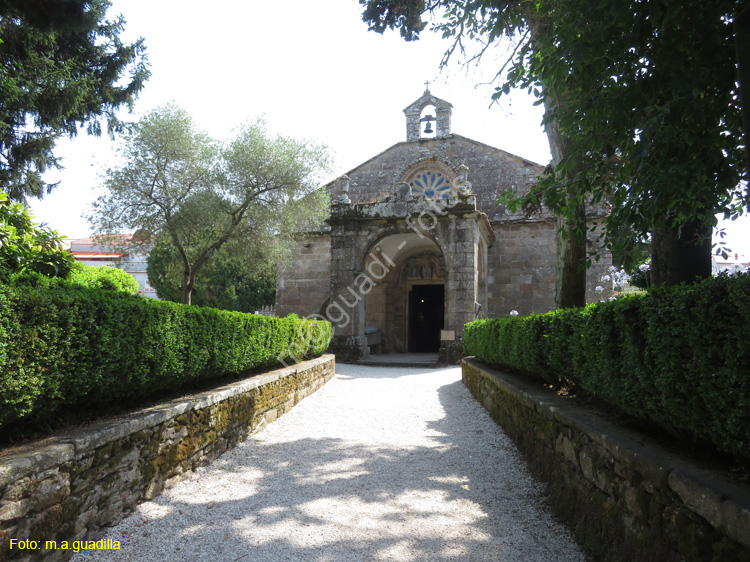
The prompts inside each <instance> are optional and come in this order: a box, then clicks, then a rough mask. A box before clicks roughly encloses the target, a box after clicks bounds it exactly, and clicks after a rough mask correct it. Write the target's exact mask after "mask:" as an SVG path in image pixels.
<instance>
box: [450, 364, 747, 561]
mask: <svg viewBox="0 0 750 562" xmlns="http://www.w3.org/2000/svg"><path fill="white" fill-rule="evenodd" d="M462 370H463V381H464V384H465V385H466V386H467V387H468V388H469V389H470V390H471V392H472V394H473V395H474V396H475V397H476V398H477V400H479V401H480V402H481V403H482V404H483V405H484V407H485V408H486V409H487V410H488V411H489V412H490V414H491V416H492V418H493V419H494V420H495V421H496V422H497V423H498V424H499V425H500V426H501V427H502V428H503V430H504V431H505V432H506V433H507V434H508V435H509V436H510V437H511V438H512V439H513V440H514V441H515V443H516V445H517V446H518V448H519V449H520V450H521V452H522V453H523V454H524V456H525V458H526V460H527V463H528V465H529V468H530V470H531V471H532V473H533V474H534V475H535V476H536V477H537V478H539V479H540V480H542V481H543V482H544V483H545V484H546V485H547V492H548V497H549V503H550V506H551V507H552V509H553V511H554V512H555V513H556V514H557V515H558V516H559V517H560V518H561V519H562V520H563V521H565V522H566V523H567V524H568V525H569V526H570V527H571V529H572V530H573V533H574V534H575V536H576V539H577V540H578V541H579V543H580V544H581V545H582V547H583V548H584V549H585V550H586V551H587V552H588V553H589V554H590V555H592V556H593V557H594V559H596V560H606V561H623V562H625V561H627V562H632V561H633V560H638V561H642V562H649V561H652V562H672V561H674V562H677V561H688V562H693V561H695V562H699V561H700V562H703V561H706V562H708V561H713V562H719V561H720V562H729V561H730V560H731V561H734V562H742V561H745V562H746V561H750V486H747V485H742V484H740V483H737V482H735V481H732V480H730V479H729V478H727V476H726V475H725V474H723V473H721V472H719V471H715V470H712V469H710V468H706V467H701V466H699V465H698V464H697V463H696V462H695V461H692V460H690V459H688V458H686V457H683V456H682V455H680V454H679V453H678V452H675V451H672V450H667V449H666V448H665V447H663V446H660V445H659V444H657V443H656V442H655V441H654V440H652V439H650V438H649V437H648V436H645V435H644V434H642V433H636V432H634V431H631V430H628V429H624V428H623V427H621V426H619V425H616V424H615V423H613V422H611V421H608V420H607V419H605V417H604V416H603V415H599V414H597V413H595V412H593V411H592V410H590V409H587V408H584V407H582V406H580V405H578V404H576V403H575V402H573V401H572V400H570V399H566V398H565V397H562V396H557V395H555V394H554V393H552V392H551V391H550V392H545V389H544V388H543V387H542V386H541V385H539V384H537V385H534V384H532V382H531V381H529V380H528V379H524V378H523V377H519V376H515V375H511V374H508V373H505V372H500V371H496V370H492V369H489V368H488V367H486V366H485V365H484V364H483V363H481V362H479V361H477V360H475V359H464V361H463V369H462Z"/></svg>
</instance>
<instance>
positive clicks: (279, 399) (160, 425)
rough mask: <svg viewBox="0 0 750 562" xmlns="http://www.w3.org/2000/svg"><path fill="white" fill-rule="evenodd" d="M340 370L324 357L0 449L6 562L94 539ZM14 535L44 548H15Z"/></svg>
mask: <svg viewBox="0 0 750 562" xmlns="http://www.w3.org/2000/svg"><path fill="white" fill-rule="evenodd" d="M334 368H335V362H334V357H333V356H332V355H325V356H323V357H319V358H317V359H313V360H311V361H306V362H303V363H299V364H298V365H294V366H292V367H287V368H285V369H279V370H276V371H272V372H269V373H266V374H263V375H258V376H254V377H252V378H249V379H246V380H243V381H240V382H237V383H233V384H230V385H227V386H223V387H221V388H217V389H214V390H210V391H207V392H203V393H200V394H195V395H192V396H187V397H183V398H179V399H177V400H173V401H171V402H167V403H164V404H160V405H158V406H155V407H152V408H148V409H145V410H142V411H138V412H135V413H133V414H130V415H127V416H123V417H121V418H117V419H114V420H108V421H106V422H98V423H95V424H92V425H90V426H87V427H86V428H85V429H79V430H77V431H75V432H72V433H69V434H65V435H60V436H55V437H53V438H49V439H46V440H44V441H42V442H40V443H34V444H33V445H29V446H25V447H23V448H18V449H13V450H10V451H4V452H2V453H0V560H13V561H24V562H25V561H32V560H34V561H36V560H50V561H57V560H66V559H67V558H69V557H70V555H72V550H68V551H63V550H50V551H45V550H44V546H45V544H46V541H48V540H55V541H57V542H58V544H59V543H61V542H62V541H64V540H67V541H69V543H70V544H71V545H72V542H73V541H82V540H95V539H98V538H99V537H100V536H101V529H102V528H103V527H107V526H112V525H114V524H116V523H117V522H119V521H120V520H121V519H122V518H123V517H124V516H125V515H126V514H127V513H128V512H130V511H132V510H133V508H134V507H135V505H136V504H138V503H139V502H141V501H144V500H148V499H151V498H153V497H154V496H156V495H158V494H159V493H161V491H162V490H163V489H165V488H167V487H170V486H171V485H173V484H175V483H176V482H178V481H179V480H181V479H183V478H185V477H186V476H187V475H189V474H190V472H191V471H192V470H193V469H195V468H196V467H198V466H200V465H203V464H207V463H209V462H211V461H212V460H213V459H215V458H216V457H218V456H219V455H221V454H222V453H223V452H224V451H226V450H227V449H229V448H231V447H234V446H235V445H237V443H239V442H241V441H243V440H244V439H246V438H247V437H248V436H249V435H250V434H252V433H254V432H257V431H260V430H261V429H262V428H263V427H265V425H266V424H267V423H269V422H272V421H274V420H275V419H276V418H277V417H278V416H280V415H282V414H284V413H286V412H288V411H289V410H290V409H291V408H292V407H294V405H296V404H297V403H298V402H299V401H300V400H302V399H303V398H305V397H306V396H308V395H310V394H312V393H313V392H315V391H316V390H317V389H319V388H320V387H321V386H323V385H324V384H325V383H326V382H328V381H329V380H330V379H331V378H332V377H333V375H334ZM11 539H16V540H25V539H29V540H35V541H39V545H38V546H39V549H37V550H19V549H18V548H13V549H12V550H11V548H10V541H11ZM14 545H15V543H14ZM32 546H33V543H32Z"/></svg>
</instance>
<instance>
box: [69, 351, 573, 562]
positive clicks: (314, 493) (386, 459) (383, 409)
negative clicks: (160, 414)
mask: <svg viewBox="0 0 750 562" xmlns="http://www.w3.org/2000/svg"><path fill="white" fill-rule="evenodd" d="M336 370H337V376H336V377H335V378H334V379H333V380H332V381H331V382H329V383H328V384H327V385H326V386H324V387H323V388H322V389H321V390H319V391H318V392H317V393H315V394H314V395H312V396H310V397H309V398H306V399H305V400H303V401H302V402H301V403H300V404H299V405H298V406H297V407H295V408H294V409H293V410H292V411H291V412H290V413H288V414H286V415H285V416H283V417H282V418H280V419H279V420H278V421H276V422H274V423H272V424H270V425H269V426H268V427H267V428H266V429H265V431H263V432H262V433H259V434H257V435H255V436H254V437H252V438H251V439H249V440H248V441H246V442H245V443H243V444H241V445H240V446H238V447H237V448H236V449H234V450H232V451H229V452H227V453H225V454H224V455H223V456H222V457H221V458H220V459H218V460H217V461H216V462H214V463H213V464H212V465H210V466H207V467H203V468H201V469H199V470H198V471H196V473H195V475H194V476H193V477H192V478H190V479H189V480H186V481H184V482H182V483H180V484H178V485H177V486H175V487H174V488H172V489H171V490H169V491H167V492H166V493H165V494H164V495H162V496H160V497H158V498H156V499H155V500H153V501H150V502H147V503H144V504H141V505H140V506H138V508H137V509H136V511H135V512H134V513H133V514H132V515H130V516H129V517H128V518H126V519H125V520H123V521H122V522H121V523H120V524H119V525H117V526H116V527H113V528H112V529H110V530H109V531H108V533H107V534H106V536H105V538H111V539H113V540H119V541H120V544H121V550H119V551H113V550H110V551H98V552H97V551H90V552H89V553H83V552H81V553H78V554H77V555H76V556H74V557H73V559H72V560H73V561H74V562H92V561H96V560H107V561H108V562H112V561H123V562H124V561H131V560H132V561H139V562H142V561H151V560H154V561H157V560H158V561H160V562H162V561H164V560H168V561H180V560H185V561H194V560H195V561H199V560H207V561H212V562H256V561H258V562H259V561H263V562H287V561H288V562H296V561H312V562H355V561H379V560H395V561H399V562H410V561H415V562H416V561H429V562H439V561H461V562H464V561H467V562H469V561H470V562H481V561H493V562H495V561H508V562H533V561H539V562H542V561H543V562H550V561H584V560H585V557H584V556H583V555H582V554H581V552H580V551H579V549H578V547H577V546H576V544H575V543H574V541H573V539H572V538H571V535H570V533H569V532H568V531H567V530H566V529H565V528H564V527H562V526H560V525H559V524H557V523H556V522H555V521H553V520H552V518H551V516H550V515H549V514H548V513H547V511H546V510H545V509H544V508H543V506H542V502H541V496H540V487H539V485H538V484H536V483H534V481H533V480H532V479H531V477H530V476H529V475H528V473H527V472H526V469H525V467H524V465H523V464H522V462H521V461H520V460H519V459H520V457H519V454H518V452H517V451H516V449H515V447H514V446H513V444H512V442H511V441H510V439H508V438H507V437H506V436H505V435H504V434H503V433H502V431H501V430H500V429H499V428H498V427H497V426H496V425H495V423H494V422H493V421H492V420H491V419H490V418H489V416H488V415H487V413H486V412H485V410H484V409H483V408H482V407H481V406H480V405H479V404H478V403H477V402H476V401H475V400H474V399H473V398H472V397H471V395H470V394H469V391H468V390H467V389H466V388H465V387H464V385H463V384H462V383H461V372H460V369H459V368H457V367H452V368H446V369H415V368H394V367H391V368H387V367H363V366H352V365H338V366H337V368H336Z"/></svg>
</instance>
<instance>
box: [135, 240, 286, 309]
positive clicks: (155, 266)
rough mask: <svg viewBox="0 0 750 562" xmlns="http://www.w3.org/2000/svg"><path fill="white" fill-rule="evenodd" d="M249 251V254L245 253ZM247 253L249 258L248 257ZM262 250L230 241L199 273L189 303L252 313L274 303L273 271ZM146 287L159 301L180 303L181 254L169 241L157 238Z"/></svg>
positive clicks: (274, 276)
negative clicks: (153, 291) (150, 289)
mask: <svg viewBox="0 0 750 562" xmlns="http://www.w3.org/2000/svg"><path fill="white" fill-rule="evenodd" d="M248 250H250V252H248ZM248 253H249V254H250V255H248ZM264 253H266V252H264V248H263V247H257V246H255V245H250V246H248V245H247V244H244V243H242V241H230V242H228V243H227V244H225V245H224V246H223V247H222V248H221V249H219V250H217V251H216V253H215V254H214V256H213V258H212V259H211V261H209V262H208V264H207V265H206V267H205V268H204V269H203V270H202V271H201V274H200V276H199V277H198V278H197V279H196V282H195V287H194V288H193V297H192V301H191V302H192V303H193V304H196V305H199V306H208V307H211V308H219V309H222V310H236V311H239V312H254V311H255V310H258V309H259V308H261V307H262V306H265V305H273V304H274V302H275V301H276V271H275V268H274V267H273V266H274V263H272V262H271V258H269V256H267V255H263V254H264ZM146 272H147V273H148V279H149V283H150V284H151V286H152V287H154V289H156V294H157V295H158V296H159V298H161V299H164V300H169V301H172V302H181V301H182V264H181V260H180V254H179V252H178V251H177V248H175V247H174V245H173V244H172V241H171V240H170V239H169V237H167V236H164V235H163V234H162V235H161V236H159V237H157V240H156V244H155V245H154V248H153V249H152V250H151V252H150V253H149V256H148V267H147V269H146Z"/></svg>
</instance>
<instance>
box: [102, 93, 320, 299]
mask: <svg viewBox="0 0 750 562" xmlns="http://www.w3.org/2000/svg"><path fill="white" fill-rule="evenodd" d="M122 157H123V160H124V164H123V165H121V166H119V167H117V168H113V169H110V170H108V171H107V172H106V175H105V185H106V187H107V189H108V191H109V193H108V194H106V195H103V196H102V197H100V198H99V199H98V200H97V201H96V202H95V204H94V205H93V209H92V212H91V213H90V215H89V221H90V222H91V224H92V226H93V227H94V229H95V230H96V231H97V232H98V233H101V234H108V233H109V234H112V233H117V232H122V231H126V230H130V231H138V232H139V236H138V239H139V241H140V242H141V243H142V244H144V245H149V244H153V243H154V242H155V240H156V237H157V236H159V237H166V238H168V239H169V240H170V241H171V243H172V245H173V246H174V248H175V250H176V251H177V253H178V254H179V259H180V265H181V269H182V302H183V303H185V304H190V302H191V294H192V291H193V287H194V286H195V279H196V275H197V274H198V273H199V272H200V271H201V269H203V268H204V267H205V266H206V264H207V263H208V262H209V260H211V258H212V257H213V256H214V254H215V253H216V252H217V251H218V250H219V249H221V248H222V247H224V246H225V245H227V244H228V243H229V242H233V246H234V247H242V246H245V247H247V246H253V245H255V246H264V247H266V248H270V249H273V252H275V253H276V254H277V255H281V254H283V253H284V251H285V250H286V249H287V248H288V247H289V245H290V241H291V240H292V238H293V236H294V235H295V234H296V233H298V232H300V231H302V230H305V229H308V228H311V227H312V226H314V225H316V224H318V223H320V222H321V221H322V220H323V219H324V218H325V216H326V213H327V211H328V195H327V193H326V192H325V190H322V189H320V188H319V187H318V186H319V185H320V184H321V183H322V181H321V180H322V177H321V173H322V172H325V171H326V170H327V169H328V165H329V157H328V153H327V150H326V149H325V148H324V147H322V146H319V145H317V144H315V143H312V142H305V141H300V140H295V139H292V138H288V137H284V136H275V137H272V136H270V135H269V133H268V132H267V130H266V127H265V125H264V123H262V122H260V121H258V122H253V123H248V124H246V125H244V126H242V127H240V128H239V130H238V131H237V133H236V135H235V136H234V137H233V138H232V139H231V140H229V141H228V142H224V143H221V142H218V141H216V140H214V139H212V138H210V137H209V136H208V135H206V134H205V133H203V132H201V131H199V130H198V129H197V128H196V127H195V125H194V124H193V122H192V119H191V117H190V115H189V114H188V113H187V112H185V111H184V110H182V109H180V108H178V107H176V106H174V105H168V106H165V107H161V108H158V109H156V110H154V111H152V112H151V113H149V114H148V115H146V116H145V117H143V118H142V119H141V120H140V121H139V122H138V123H137V124H135V126H134V127H133V129H132V131H131V132H129V133H128V134H126V135H125V137H124V143H123V148H122ZM237 241H241V244H240V245H239V246H237V245H236V244H234V243H236V242H237ZM227 247H229V246H227Z"/></svg>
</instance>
